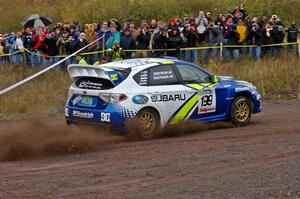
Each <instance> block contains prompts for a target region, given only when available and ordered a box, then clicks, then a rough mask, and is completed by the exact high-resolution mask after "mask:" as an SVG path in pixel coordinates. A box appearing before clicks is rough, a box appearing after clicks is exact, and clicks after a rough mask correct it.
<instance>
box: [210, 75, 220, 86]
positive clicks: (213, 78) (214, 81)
mask: <svg viewBox="0 0 300 199" xmlns="http://www.w3.org/2000/svg"><path fill="white" fill-rule="evenodd" d="M218 82H219V80H218V76H217V75H212V76H211V83H213V84H215V83H218Z"/></svg>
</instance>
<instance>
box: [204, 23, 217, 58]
mask: <svg viewBox="0 0 300 199" xmlns="http://www.w3.org/2000/svg"><path fill="white" fill-rule="evenodd" d="M219 31H220V30H219V29H218V28H216V27H215V26H214V23H213V22H210V23H209V25H208V28H207V30H205V31H204V33H203V34H204V36H205V44H206V46H207V47H208V48H207V49H204V50H203V63H204V64H208V59H209V57H211V58H212V59H216V58H217V55H218V51H219V50H218V47H217V46H218V45H219Z"/></svg>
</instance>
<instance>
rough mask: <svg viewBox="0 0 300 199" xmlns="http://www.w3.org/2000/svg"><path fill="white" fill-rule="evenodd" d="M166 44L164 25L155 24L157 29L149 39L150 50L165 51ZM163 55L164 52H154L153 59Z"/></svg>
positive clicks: (160, 22) (161, 23) (160, 23)
mask: <svg viewBox="0 0 300 199" xmlns="http://www.w3.org/2000/svg"><path fill="white" fill-rule="evenodd" d="M166 42H167V35H166V30H165V26H164V23H163V22H162V21H158V22H157V28H156V29H155V30H154V31H153V33H152V35H151V39H150V49H154V50H156V49H165V48H166ZM164 55H165V52H164V51H154V57H162V56H164Z"/></svg>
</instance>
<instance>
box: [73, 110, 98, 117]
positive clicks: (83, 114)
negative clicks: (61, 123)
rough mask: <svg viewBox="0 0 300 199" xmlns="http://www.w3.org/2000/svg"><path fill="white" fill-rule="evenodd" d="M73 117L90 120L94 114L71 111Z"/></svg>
mask: <svg viewBox="0 0 300 199" xmlns="http://www.w3.org/2000/svg"><path fill="white" fill-rule="evenodd" d="M73 116H75V117H81V118H87V119H91V118H94V113H90V112H81V111H75V110H73Z"/></svg>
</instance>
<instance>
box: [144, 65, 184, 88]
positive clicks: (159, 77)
mask: <svg viewBox="0 0 300 199" xmlns="http://www.w3.org/2000/svg"><path fill="white" fill-rule="evenodd" d="M149 84H150V85H152V86H155V85H172V84H178V80H177V77H176V74H175V72H174V69H173V67H172V65H161V66H155V67H152V68H150V69H149Z"/></svg>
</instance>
